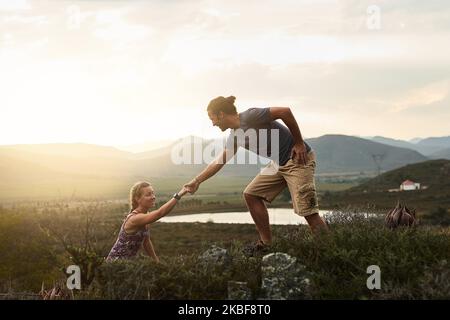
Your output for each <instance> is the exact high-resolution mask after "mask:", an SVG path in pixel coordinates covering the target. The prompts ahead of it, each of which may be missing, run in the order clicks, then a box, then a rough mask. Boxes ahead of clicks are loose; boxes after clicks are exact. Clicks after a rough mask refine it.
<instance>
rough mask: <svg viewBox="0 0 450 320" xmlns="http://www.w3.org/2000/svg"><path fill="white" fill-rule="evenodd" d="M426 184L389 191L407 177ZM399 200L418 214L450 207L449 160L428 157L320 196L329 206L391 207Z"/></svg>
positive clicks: (325, 205)
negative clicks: (415, 187) (429, 158)
mask: <svg viewBox="0 0 450 320" xmlns="http://www.w3.org/2000/svg"><path fill="white" fill-rule="evenodd" d="M407 179H408V180H412V181H414V182H418V183H420V184H421V187H424V186H426V187H427V188H426V189H421V190H414V191H400V192H389V191H388V190H390V189H398V188H399V187H400V184H401V183H402V182H403V181H405V180H407ZM397 201H400V202H402V203H405V204H407V205H408V207H410V208H414V209H417V210H418V213H419V214H424V213H426V212H431V211H433V210H436V208H438V207H442V208H447V209H448V208H450V160H429V161H425V162H421V163H416V164H410V165H407V166H404V167H401V168H398V169H395V170H392V171H389V172H386V173H383V174H381V175H380V176H378V177H376V178H373V179H371V180H369V181H367V182H365V183H363V184H361V185H359V186H356V187H353V188H351V189H348V190H345V191H340V192H335V193H326V194H325V195H323V196H322V197H321V199H320V203H321V205H322V207H327V208H342V207H344V208H347V207H354V208H378V209H383V210H386V211H385V212H386V213H387V212H388V210H390V209H392V208H393V207H394V206H395V205H396V203H397Z"/></svg>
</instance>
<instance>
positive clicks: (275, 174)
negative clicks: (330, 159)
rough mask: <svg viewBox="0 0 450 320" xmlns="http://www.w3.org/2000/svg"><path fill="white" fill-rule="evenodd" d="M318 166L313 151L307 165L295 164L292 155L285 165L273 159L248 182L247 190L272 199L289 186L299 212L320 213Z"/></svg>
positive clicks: (309, 154)
mask: <svg viewBox="0 0 450 320" xmlns="http://www.w3.org/2000/svg"><path fill="white" fill-rule="evenodd" d="M315 168H316V155H315V153H314V151H310V152H308V154H307V162H306V165H300V164H295V163H294V162H293V161H292V159H289V161H288V162H287V163H286V164H285V165H284V166H278V165H277V164H276V163H275V162H273V161H272V162H271V163H269V165H267V167H265V168H264V169H263V170H261V173H259V174H258V175H257V176H256V177H255V178H254V179H253V180H252V182H250V183H249V185H248V186H247V187H246V188H245V190H244V193H246V194H250V195H253V196H257V197H260V198H263V199H264V200H265V201H267V202H272V201H273V199H275V198H276V196H277V195H278V194H280V192H281V191H283V189H284V188H286V186H287V187H288V188H289V191H290V193H291V198H292V204H293V207H294V211H295V213H296V214H298V215H300V216H302V217H306V216H309V215H312V214H315V213H319V203H318V201H317V194H316V185H315V182H314V171H315Z"/></svg>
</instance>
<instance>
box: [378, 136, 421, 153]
mask: <svg viewBox="0 0 450 320" xmlns="http://www.w3.org/2000/svg"><path fill="white" fill-rule="evenodd" d="M370 140H372V141H375V142H379V143H383V144H387V145H389V146H394V147H399V148H406V149H411V150H416V149H415V144H414V143H410V142H408V141H404V140H397V139H391V138H386V137H381V136H375V137H372V138H370ZM416 151H417V150H416Z"/></svg>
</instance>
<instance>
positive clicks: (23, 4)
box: [0, 0, 32, 13]
mask: <svg viewBox="0 0 450 320" xmlns="http://www.w3.org/2000/svg"><path fill="white" fill-rule="evenodd" d="M31 8H32V7H31V4H30V3H29V1H27V0H0V13H2V12H8V11H17V10H30V9H31Z"/></svg>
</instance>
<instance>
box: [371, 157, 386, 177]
mask: <svg viewBox="0 0 450 320" xmlns="http://www.w3.org/2000/svg"><path fill="white" fill-rule="evenodd" d="M371 156H372V159H373V162H375V166H376V168H377V176H379V175H380V174H381V163H382V162H383V160H384V157H385V156H386V153H382V154H373V153H371Z"/></svg>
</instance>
